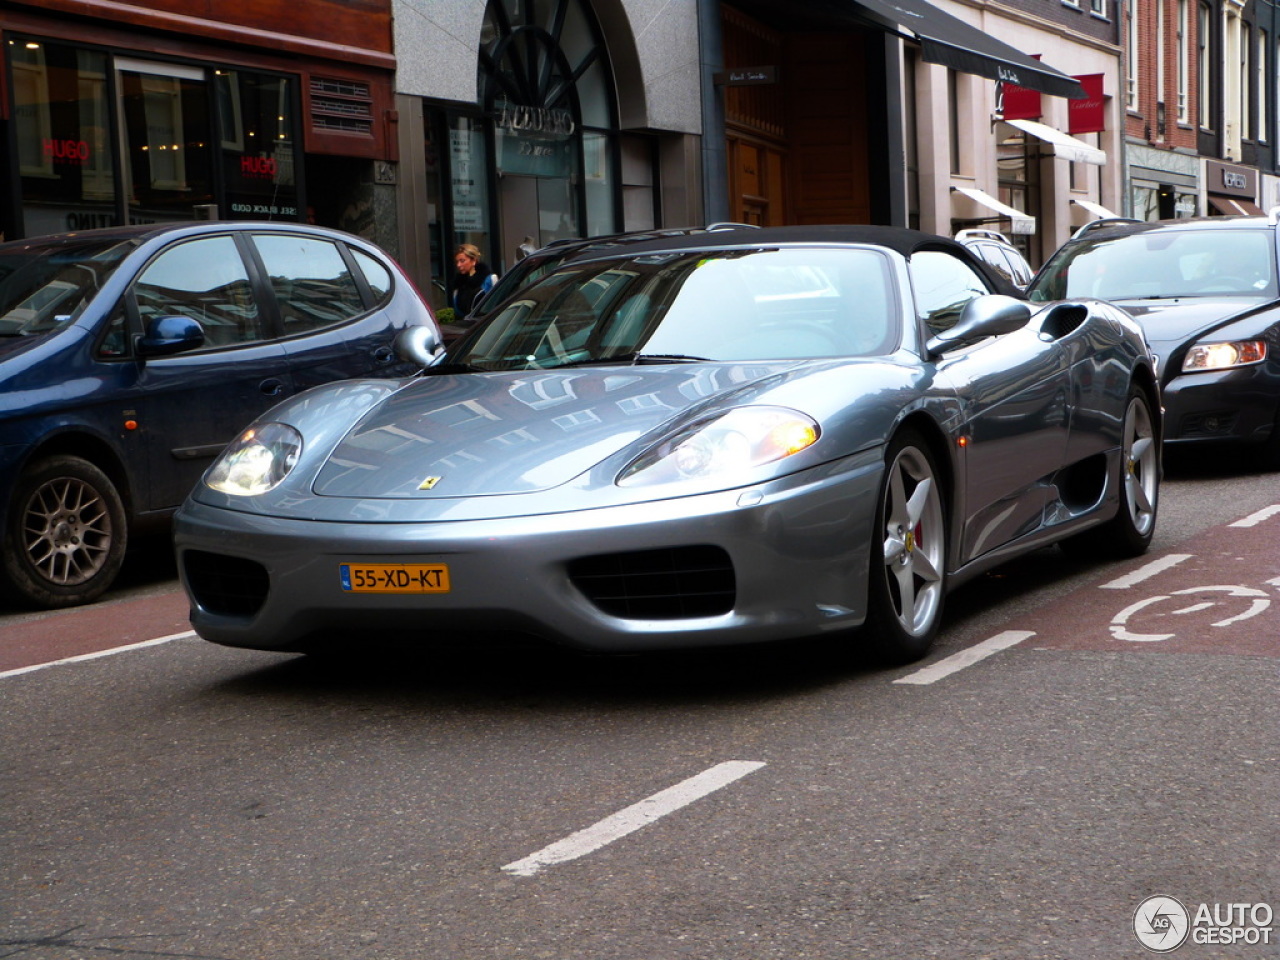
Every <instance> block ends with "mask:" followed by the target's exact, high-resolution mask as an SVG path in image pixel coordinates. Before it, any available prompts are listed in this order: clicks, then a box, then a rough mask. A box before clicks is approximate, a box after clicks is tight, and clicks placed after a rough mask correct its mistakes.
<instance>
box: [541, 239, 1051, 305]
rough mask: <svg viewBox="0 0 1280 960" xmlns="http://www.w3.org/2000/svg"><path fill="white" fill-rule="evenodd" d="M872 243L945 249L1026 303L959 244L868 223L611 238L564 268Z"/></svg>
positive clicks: (904, 250)
mask: <svg viewBox="0 0 1280 960" xmlns="http://www.w3.org/2000/svg"><path fill="white" fill-rule="evenodd" d="M843 243H849V244H854V243H856V244H870V245H874V246H878V247H884V248H885V249H887V250H891V251H893V252H894V253H897V254H898V255H900V256H902V257H907V258H910V257H911V255H912V254H914V253H916V252H917V251H919V250H946V251H948V252H950V253H952V254H954V255H955V256H957V257H959V258H960V259H961V260H964V261H965V262H966V263H968V264H969V265H970V266H972V267H973V268H974V269H975V270H977V271H978V272H979V273H981V274H982V275H983V276H984V277H986V278H987V280H988V281H989V282H990V284H991V288H992V289H993V290H995V291H996V292H997V293H1003V294H1005V295H1007V296H1011V297H1016V298H1018V299H1020V300H1023V299H1026V295H1025V294H1023V293H1022V292H1021V291H1020V290H1018V288H1017V287H1015V286H1013V285H1012V284H1011V283H1009V281H1007V280H1006V279H1005V278H1004V277H1002V276H1001V275H1000V274H999V273H998V272H997V271H996V270H994V269H993V268H991V267H990V266H988V265H987V264H986V263H984V262H983V261H982V260H980V259H978V258H977V257H975V256H974V255H973V254H972V253H970V252H969V251H968V250H967V249H966V248H965V247H964V245H963V244H960V243H957V242H956V241H954V240H951V239H948V238H947V237H943V236H938V235H937V234H932V233H923V232H921V231H919V230H910V229H907V228H905V227H881V226H872V225H868V224H814V225H809V226H788V227H760V228H755V227H748V226H735V227H727V228H717V229H713V230H707V231H698V232H680V233H677V234H674V235H668V236H655V234H654V233H653V232H645V233H638V234H634V235H632V236H630V237H629V236H627V235H623V236H620V237H612V238H610V242H609V243H607V244H591V243H584V246H583V248H582V250H581V251H580V252H577V253H570V254H569V255H567V256H566V257H565V260H564V262H565V263H572V262H574V261H583V260H597V259H609V258H612V257H619V256H627V257H633V256H642V255H644V254H649V253H659V252H672V251H678V250H715V249H725V248H734V247H743V246H750V247H768V246H774V245H789V246H790V245H800V246H803V245H805V244H824V245H825V244H843Z"/></svg>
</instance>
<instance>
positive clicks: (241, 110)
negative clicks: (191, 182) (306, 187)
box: [215, 70, 301, 220]
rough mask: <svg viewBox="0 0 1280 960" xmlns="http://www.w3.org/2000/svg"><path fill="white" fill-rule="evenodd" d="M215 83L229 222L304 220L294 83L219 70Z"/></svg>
mask: <svg viewBox="0 0 1280 960" xmlns="http://www.w3.org/2000/svg"><path fill="white" fill-rule="evenodd" d="M215 84H216V92H217V104H218V131H219V134H218V136H219V146H220V147H221V148H222V173H223V179H224V181H225V183H226V203H225V206H226V214H227V216H228V218H229V219H232V220H246V219H253V220H300V219H301V217H300V216H299V211H298V182H297V171H296V169H295V157H296V155H297V142H296V137H295V135H294V128H295V119H296V107H295V104H296V102H297V92H296V86H297V84H296V81H295V80H294V79H293V78H290V77H277V76H271V75H268V74H258V73H246V72H243V71H225V70H220V71H218V72H217V75H216V77H215Z"/></svg>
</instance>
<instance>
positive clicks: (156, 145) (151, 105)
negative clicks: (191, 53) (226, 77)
mask: <svg viewBox="0 0 1280 960" xmlns="http://www.w3.org/2000/svg"><path fill="white" fill-rule="evenodd" d="M116 71H117V76H118V82H119V84H120V105H121V110H122V113H123V117H122V120H123V124H122V127H123V133H124V138H125V150H124V156H125V164H126V165H125V183H126V187H127V189H128V191H129V193H128V211H129V222H130V223H155V222H160V221H169V220H193V219H196V217H197V216H198V210H199V208H202V207H207V206H208V205H209V204H211V203H213V202H214V196H213V178H212V169H211V166H212V165H211V157H212V150H211V149H210V144H209V129H210V128H209V98H208V84H207V83H206V82H205V80H204V71H203V70H200V69H197V68H192V67H180V66H176V65H172V66H171V65H169V64H159V63H155V64H153V63H143V62H140V61H131V60H129V61H126V60H117V61H116Z"/></svg>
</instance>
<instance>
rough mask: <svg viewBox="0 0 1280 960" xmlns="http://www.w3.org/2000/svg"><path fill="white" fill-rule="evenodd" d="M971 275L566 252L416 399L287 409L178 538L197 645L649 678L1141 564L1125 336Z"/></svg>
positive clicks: (450, 353) (220, 468)
mask: <svg viewBox="0 0 1280 960" xmlns="http://www.w3.org/2000/svg"><path fill="white" fill-rule="evenodd" d="M1007 289H1008V288H1005V287H1003V286H1002V281H1000V279H999V278H998V277H996V276H995V275H994V274H992V273H989V272H988V270H987V268H985V267H984V266H983V265H982V264H981V263H980V262H979V261H977V260H975V259H974V258H973V257H972V256H971V255H970V254H969V253H968V252H967V251H965V250H964V249H963V248H962V247H961V246H959V245H958V244H956V243H954V242H952V241H950V240H946V239H943V238H940V237H936V236H931V235H926V234H921V233H916V232H913V231H908V230H899V229H893V228H884V227H797V228H776V229H762V230H748V229H733V230H725V231H720V232H713V233H702V234H693V235H688V236H683V237H681V236H677V237H666V238H657V239H652V240H647V241H643V242H639V243H636V244H631V245H625V244H624V245H618V246H616V247H613V248H609V249H607V250H595V251H587V252H584V253H583V255H582V256H580V257H576V258H569V259H568V260H566V262H565V263H563V264H562V265H561V266H560V267H559V268H557V269H556V270H554V271H553V272H551V273H549V274H547V275H546V276H544V277H542V278H540V279H539V280H537V281H536V282H534V283H533V284H531V285H529V286H527V287H525V288H524V289H522V290H520V291H518V292H517V293H516V294H514V295H513V296H512V297H511V299H510V300H509V302H507V303H506V304H505V305H502V306H501V307H500V308H499V309H496V310H494V311H491V312H490V315H489V316H488V318H487V319H486V321H485V322H484V323H483V324H481V325H479V326H477V327H476V328H474V329H472V330H470V331H468V332H467V333H466V334H465V335H464V336H463V337H462V338H461V339H459V340H458V341H457V342H455V343H454V344H452V345H451V346H450V348H449V349H448V350H442V349H441V347H440V345H439V343H438V342H436V340H435V333H434V331H433V330H432V329H431V328H426V327H424V328H423V329H421V330H419V331H415V332H414V333H413V334H412V335H410V336H409V337H407V338H406V342H405V343H403V344H402V348H403V349H405V350H406V351H408V352H413V353H414V354H415V355H416V357H417V358H418V359H419V361H420V362H421V363H422V365H423V370H422V373H421V374H420V375H418V376H415V377H413V378H410V379H398V380H375V379H364V380H348V381H345V382H341V383H336V384H331V385H329V386H323V387H318V388H316V389H313V390H311V391H310V392H307V393H304V394H301V395H299V396H296V397H294V398H291V399H289V400H287V401H285V402H284V403H282V404H280V405H279V406H277V407H276V408H275V409H273V410H271V411H270V412H269V413H268V414H266V415H265V416H263V417H262V418H260V419H259V420H258V421H256V422H255V423H253V424H252V425H251V426H249V428H248V429H247V430H245V432H244V433H243V434H242V435H241V436H240V437H239V439H238V440H237V441H235V442H234V443H233V444H231V445H230V446H229V447H228V448H227V449H226V451H225V452H224V453H223V454H222V456H221V457H220V458H219V459H218V460H217V461H216V462H215V463H214V465H213V466H212V467H211V468H210V469H209V471H208V472H207V473H206V474H205V476H204V478H203V480H202V481H201V482H200V483H199V484H198V486H197V487H196V489H195V490H194V491H193V492H192V493H191V495H190V497H189V498H188V499H187V501H186V503H185V505H184V506H183V507H182V509H181V510H180V512H179V514H178V516H177V518H176V522H175V539H176V548H177V552H178V560H179V570H180V574H181V577H182V580H183V583H184V586H185V588H186V590H187V592H188V593H189V595H190V600H191V608H192V623H193V625H194V627H195V629H196V630H197V631H198V632H199V634H200V635H201V636H203V637H205V638H207V639H209V640H212V641H215V642H217V643H222V644H228V645H232V646H239V647H251V648H258V649H264V650H302V651H308V650H317V649H328V648H331V647H332V646H333V645H335V644H337V645H340V646H341V645H343V644H346V645H349V646H352V647H355V646H358V645H359V644H361V643H362V642H364V641H366V640H367V639H369V638H372V637H377V638H392V637H394V638H400V639H411V640H416V641H420V642H421V643H422V644H424V645H426V644H432V643H436V642H442V641H444V640H449V641H450V642H458V640H459V639H463V640H465V638H468V637H471V636H473V635H499V634H507V633H517V634H522V635H526V636H532V637H536V638H541V639H543V640H547V641H552V642H555V643H559V644H564V645H568V646H571V647H576V648H580V649H587V650H597V651H643V650H654V649H659V648H671V647H677V646H700V645H701V646H708V645H716V644H737V643H747V642H759V641H773V640H785V639H792V638H801V637H816V636H820V635H830V634H834V633H837V632H839V633H842V634H843V633H846V632H847V633H848V634H849V635H850V636H851V638H852V639H851V642H854V643H861V644H865V645H866V647H867V649H868V651H869V652H870V653H872V654H873V655H876V656H878V657H879V658H880V659H881V661H887V662H905V661H908V660H912V659H916V658H919V657H921V656H922V655H924V653H925V652H926V651H927V650H928V648H929V646H930V644H931V642H932V641H933V639H934V636H935V634H936V633H937V630H938V626H939V622H940V619H941V616H942V610H943V601H944V597H945V595H946V593H947V592H948V590H949V589H951V588H952V587H955V586H957V585H959V584H960V583H962V582H963V581H965V580H967V579H969V578H972V577H973V576H974V575H976V574H978V573H980V572H982V571H985V570H989V569H991V568H992V567H994V566H995V565H997V564H1000V563H1003V562H1006V561H1008V560H1009V559H1010V558H1012V557H1015V556H1018V555H1020V554H1023V553H1026V552H1027V551H1030V550H1033V549H1036V548H1040V547H1043V546H1045V545H1047V544H1050V543H1053V542H1056V541H1061V542H1062V543H1063V545H1064V546H1069V547H1072V548H1078V549H1080V550H1082V551H1085V552H1086V553H1094V552H1098V553H1105V554H1109V555H1112V556H1115V555H1136V554H1139V553H1141V552H1143V551H1144V550H1145V549H1146V548H1147V545H1148V544H1149V542H1150V540H1151V536H1152V530H1153V528H1154V525H1155V520H1156V504H1157V492H1158V485H1159V478H1160V455H1159V440H1160V429H1161V421H1160V399H1159V393H1158V387H1157V385H1156V380H1155V376H1154V374H1153V362H1152V358H1151V356H1150V352H1149V350H1148V347H1147V344H1146V341H1145V340H1144V339H1143V336H1142V333H1141V331H1140V330H1139V328H1138V327H1137V326H1136V324H1135V323H1134V322H1133V321H1132V320H1131V319H1130V318H1129V317H1128V315H1127V314H1125V313H1124V312H1123V311H1121V310H1120V309H1118V308H1116V307H1112V306H1110V305H1108V304H1106V303H1103V302H1100V301H1071V302H1059V303H1050V304H1036V305H1034V307H1033V306H1032V305H1029V304H1028V303H1026V302H1025V301H1022V300H1019V299H1016V298H1013V297H1010V296H1007V295H1005V294H1004V293H1002V292H1001V291H1007Z"/></svg>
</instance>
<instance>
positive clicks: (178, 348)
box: [137, 317, 204, 357]
mask: <svg viewBox="0 0 1280 960" xmlns="http://www.w3.org/2000/svg"><path fill="white" fill-rule="evenodd" d="M203 346H204V327H202V326H200V324H199V323H197V322H196V321H195V320H192V319H191V318H190V317H156V318H155V319H154V320H152V321H151V322H149V323H148V324H147V331H146V333H144V334H143V335H142V336H140V337H139V338H138V342H137V351H138V355H139V356H141V357H167V356H170V355H171V354H175V353H182V352H183V351H184V350H194V349H195V348H196V347H203Z"/></svg>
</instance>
